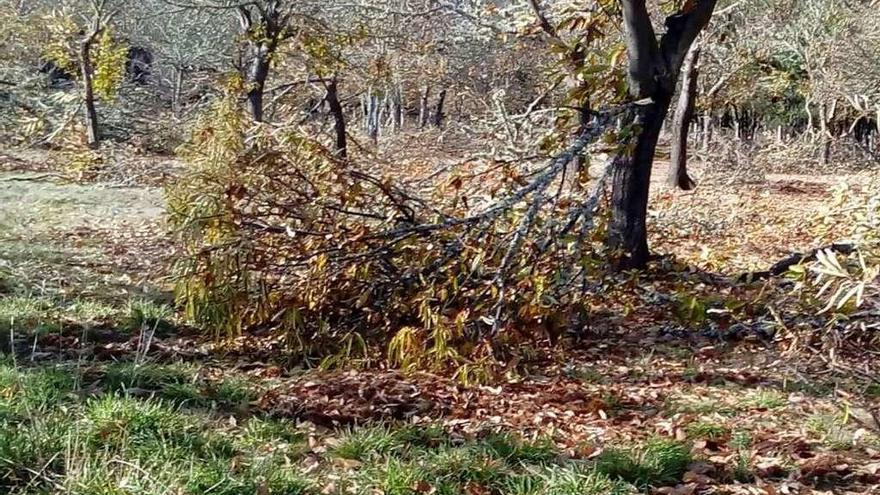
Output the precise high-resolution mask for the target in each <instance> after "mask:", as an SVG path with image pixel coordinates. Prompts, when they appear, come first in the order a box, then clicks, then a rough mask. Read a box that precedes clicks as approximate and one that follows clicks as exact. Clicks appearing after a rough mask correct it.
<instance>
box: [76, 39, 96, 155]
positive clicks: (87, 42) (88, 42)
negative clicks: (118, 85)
mask: <svg viewBox="0 0 880 495" xmlns="http://www.w3.org/2000/svg"><path fill="white" fill-rule="evenodd" d="M100 33H101V28H100V26H98V25H97V23H96V25H95V27H94V28H93V29H92V32H91V33H89V35H88V36H86V37H85V38H83V40H82V41H81V42H80V45H79V63H80V71H81V77H82V85H83V106H84V107H85V126H86V143H87V144H88V146H89V147H90V148H97V147H98V146H99V144H100V135H99V131H98V112H97V110H96V109H95V89H94V83H93V81H92V73H93V68H92V45H93V44H94V42H95V40H96V39H98V35H99V34H100Z"/></svg>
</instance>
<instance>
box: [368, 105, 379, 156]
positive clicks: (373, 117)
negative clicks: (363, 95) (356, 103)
mask: <svg viewBox="0 0 880 495" xmlns="http://www.w3.org/2000/svg"><path fill="white" fill-rule="evenodd" d="M367 136H369V137H370V141H372V142H373V144H378V142H379V97H378V96H376V95H374V94H370V95H369V96H368V97H367Z"/></svg>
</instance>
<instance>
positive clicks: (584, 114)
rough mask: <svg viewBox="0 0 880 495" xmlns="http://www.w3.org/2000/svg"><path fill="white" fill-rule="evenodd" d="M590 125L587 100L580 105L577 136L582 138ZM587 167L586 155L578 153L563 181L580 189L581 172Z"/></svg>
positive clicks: (565, 172)
mask: <svg viewBox="0 0 880 495" xmlns="http://www.w3.org/2000/svg"><path fill="white" fill-rule="evenodd" d="M589 125H590V101H589V99H586V98H585V99H584V101H582V102H581V103H580V104H579V105H578V127H577V135H578V136H580V135H582V134H583V133H584V132H586V131H587V127H588V126H589ZM586 166H588V163H587V158H586V155H585V153H578V155H577V156H575V157H574V159H572V160H571V162H569V164H568V165H566V167H565V170H563V172H562V173H563V180H564V181H565V182H567V183H568V185H569V186H570V187H571V188H572V189H578V188H579V187H580V180H579V178H580V177H579V176H580V172H581V170H583V168H584V167H586Z"/></svg>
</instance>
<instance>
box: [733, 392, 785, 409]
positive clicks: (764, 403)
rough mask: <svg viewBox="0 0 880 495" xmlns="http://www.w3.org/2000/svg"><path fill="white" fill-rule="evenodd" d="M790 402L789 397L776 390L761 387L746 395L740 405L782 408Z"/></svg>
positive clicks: (744, 407)
mask: <svg viewBox="0 0 880 495" xmlns="http://www.w3.org/2000/svg"><path fill="white" fill-rule="evenodd" d="M787 404H788V399H787V398H786V397H785V395H783V394H782V393H780V392H777V391H775V390H767V389H759V390H757V391H756V392H753V393H752V394H749V395H747V396H746V397H744V398H743V399H742V400H741V401H740V403H739V406H740V407H741V408H743V409H780V408H783V407H785V406H786V405H787Z"/></svg>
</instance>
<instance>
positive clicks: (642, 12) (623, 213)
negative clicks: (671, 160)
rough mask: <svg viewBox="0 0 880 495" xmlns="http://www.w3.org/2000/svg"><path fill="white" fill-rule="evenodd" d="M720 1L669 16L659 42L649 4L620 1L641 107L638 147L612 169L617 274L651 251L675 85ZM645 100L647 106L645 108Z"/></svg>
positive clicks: (631, 87) (638, 264)
mask: <svg viewBox="0 0 880 495" xmlns="http://www.w3.org/2000/svg"><path fill="white" fill-rule="evenodd" d="M716 3H717V0H694V1H689V2H686V3H685V4H684V6H682V8H681V10H679V11H677V12H676V13H674V14H672V15H670V16H667V17H666V22H665V24H666V32H665V33H664V34H663V35H662V36H661V37H660V40H659V42H658V40H657V34H656V33H655V32H654V27H653V23H652V21H651V15H650V14H649V11H648V6H647V3H646V0H620V5H621V10H622V12H623V21H624V27H625V30H624V31H625V42H626V52H627V60H628V61H627V65H628V66H627V86H628V92H629V95H630V97H631V98H632V99H633V101H638V102H640V103H639V104H635V105H634V108H633V109H632V110H631V115H633V114H634V127H633V128H634V129H635V135H634V136H633V139H634V140H635V141H634V143H633V144H634V147H633V148H632V149H631V151H630V150H627V151H622V152H621V153H620V154H619V155H618V156H617V157H616V158H615V160H614V163H613V166H612V192H611V219H610V221H609V224H608V229H609V232H608V246H609V247H610V248H612V249H613V250H614V251H615V252H617V253H618V254H619V257H617V258H616V260H615V263H614V264H615V265H616V268H617V269H629V268H642V267H644V266H645V265H646V264H647V262H648V258H649V251H648V232H647V226H646V224H647V216H648V192H649V189H650V183H651V168H652V166H653V164H654V152H655V151H656V148H657V141H658V139H659V138H660V130H661V129H662V127H663V121H664V120H665V119H666V114H667V113H668V112H669V105H670V103H671V102H672V95H673V93H674V92H675V83H676V82H677V80H678V77H679V73H680V71H681V66H682V64H683V63H684V59H685V57H686V56H687V53H688V51H689V50H690V47H691V45H692V44H693V42H694V40H695V39H696V37H697V35H699V33H700V31H702V30H703V28H704V27H705V26H706V24H708V22H709V19H710V18H711V17H712V12H713V11H714V9H715V5H716ZM642 101H644V103H641V102H642Z"/></svg>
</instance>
